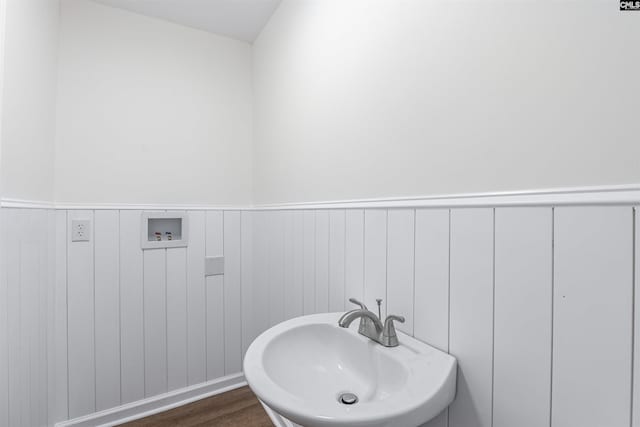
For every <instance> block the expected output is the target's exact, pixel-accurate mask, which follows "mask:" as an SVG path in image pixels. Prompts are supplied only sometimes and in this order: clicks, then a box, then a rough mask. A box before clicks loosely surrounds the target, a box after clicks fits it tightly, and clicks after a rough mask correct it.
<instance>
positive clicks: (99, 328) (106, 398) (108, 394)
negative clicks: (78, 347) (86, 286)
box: [94, 210, 120, 411]
mask: <svg viewBox="0 0 640 427" xmlns="http://www.w3.org/2000/svg"><path fill="white" fill-rule="evenodd" d="M119 222H120V221H119V213H118V211H114V210H99V211H96V212H95V214H94V223H95V228H94V247H95V249H94V250H95V304H96V308H95V310H96V312H95V318H96V326H95V334H96V337H95V340H96V411H101V410H104V409H108V408H112V407H114V406H118V405H119V404H120V274H119V241H118V238H119V235H120V230H119V228H120V227H119Z"/></svg>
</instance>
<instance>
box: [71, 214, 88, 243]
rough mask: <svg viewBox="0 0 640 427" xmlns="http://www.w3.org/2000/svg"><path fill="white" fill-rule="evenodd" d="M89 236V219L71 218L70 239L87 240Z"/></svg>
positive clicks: (73, 240) (74, 240)
mask: <svg viewBox="0 0 640 427" xmlns="http://www.w3.org/2000/svg"><path fill="white" fill-rule="evenodd" d="M90 237H91V221H90V220H88V219H74V220H71V241H72V242H88V241H89V240H91V239H90Z"/></svg>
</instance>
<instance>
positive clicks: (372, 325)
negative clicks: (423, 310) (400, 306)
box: [338, 298, 404, 347]
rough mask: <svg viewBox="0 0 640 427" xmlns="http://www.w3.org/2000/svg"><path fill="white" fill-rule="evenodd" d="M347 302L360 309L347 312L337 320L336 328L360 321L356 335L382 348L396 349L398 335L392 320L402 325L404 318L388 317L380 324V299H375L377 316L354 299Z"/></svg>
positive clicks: (346, 326)
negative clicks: (362, 336)
mask: <svg viewBox="0 0 640 427" xmlns="http://www.w3.org/2000/svg"><path fill="white" fill-rule="evenodd" d="M349 302H352V303H354V304H356V305H359V306H360V308H357V309H355V310H351V311H347V312H346V313H345V314H343V315H342V317H340V320H338V326H340V327H341V328H348V327H349V326H350V325H351V323H353V321H354V320H356V319H358V318H359V319H360V327H359V328H358V333H359V334H361V335H364V336H365V337H367V338H369V339H371V340H373V341H375V342H377V343H378V344H380V345H383V346H384V347H396V346H397V345H398V334H397V333H396V328H395V325H394V323H393V322H394V320H395V321H398V322H400V323H404V317H402V316H396V315H393V314H391V315H389V316H387V318H386V319H385V321H384V324H383V323H382V321H381V320H380V319H381V315H380V305H381V304H382V300H381V299H377V300H376V302H377V303H378V315H377V316H376V315H375V313H373V312H371V311H369V309H368V308H367V306H366V305H364V304H363V303H361V302H360V301H358V300H357V299H355V298H349Z"/></svg>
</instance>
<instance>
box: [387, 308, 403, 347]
mask: <svg viewBox="0 0 640 427" xmlns="http://www.w3.org/2000/svg"><path fill="white" fill-rule="evenodd" d="M394 320H396V321H398V322H400V323H404V317H402V316H396V315H395V314H390V315H389V316H387V318H386V319H385V321H384V328H383V329H382V341H383V342H384V343H385V345H387V346H390V347H395V346H397V345H398V334H397V333H396V327H395V326H394V324H393V321H394Z"/></svg>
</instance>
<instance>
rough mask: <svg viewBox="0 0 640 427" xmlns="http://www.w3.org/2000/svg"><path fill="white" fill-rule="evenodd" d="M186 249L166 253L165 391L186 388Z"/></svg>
mask: <svg viewBox="0 0 640 427" xmlns="http://www.w3.org/2000/svg"><path fill="white" fill-rule="evenodd" d="M187 348H188V329H187V249H186V248H168V249H167V388H168V390H169V391H171V390H177V389H179V388H182V387H186V386H187V384H188V383H189V379H188V373H187V363H188V361H187Z"/></svg>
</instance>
